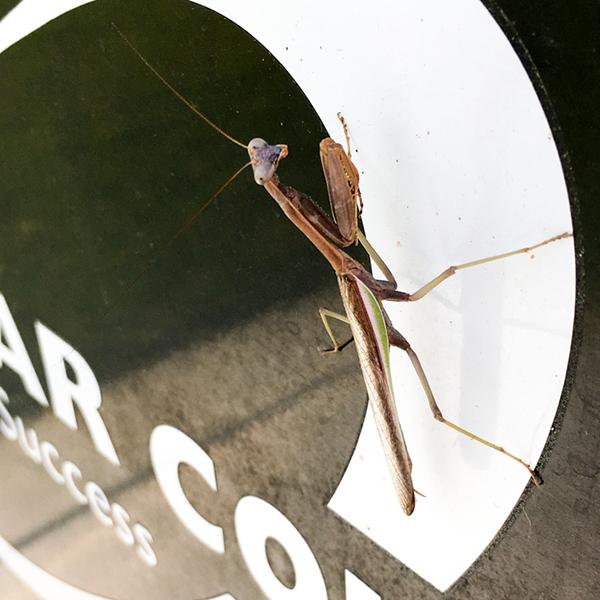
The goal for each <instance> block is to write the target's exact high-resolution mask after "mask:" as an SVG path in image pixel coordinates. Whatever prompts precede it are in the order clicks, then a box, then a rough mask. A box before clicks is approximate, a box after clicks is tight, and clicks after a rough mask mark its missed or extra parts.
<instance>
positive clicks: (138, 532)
mask: <svg viewBox="0 0 600 600" xmlns="http://www.w3.org/2000/svg"><path fill="white" fill-rule="evenodd" d="M133 535H135V539H136V540H137V543H138V546H137V549H136V552H137V555H138V556H139V557H140V558H141V559H142V560H143V561H144V562H145V563H146V564H147V565H148V566H150V567H155V566H156V565H157V564H158V559H157V558H156V553H155V552H154V550H152V546H151V544H152V542H153V541H154V539H153V538H152V534H151V533H150V532H149V531H148V530H147V529H146V528H145V527H144V526H143V525H141V524H140V523H136V524H135V525H134V526H133Z"/></svg>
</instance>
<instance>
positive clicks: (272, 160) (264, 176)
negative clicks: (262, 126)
mask: <svg viewBox="0 0 600 600" xmlns="http://www.w3.org/2000/svg"><path fill="white" fill-rule="evenodd" d="M287 152H288V151H287V146H286V145H285V144H275V145H273V146H271V145H270V144H268V143H267V142H265V140H263V139H261V138H254V139H253V140H250V143H249V144H248V154H249V155H250V160H251V161H252V171H253V172H254V180H255V181H256V183H258V185H264V184H265V183H266V182H267V181H269V179H271V177H273V175H275V171H277V167H278V166H279V161H280V160H281V159H282V158H285V157H286V156H287Z"/></svg>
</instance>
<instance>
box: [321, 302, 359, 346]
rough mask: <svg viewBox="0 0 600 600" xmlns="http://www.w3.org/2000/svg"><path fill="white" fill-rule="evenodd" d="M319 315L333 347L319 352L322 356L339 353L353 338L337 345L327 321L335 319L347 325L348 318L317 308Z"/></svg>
mask: <svg viewBox="0 0 600 600" xmlns="http://www.w3.org/2000/svg"><path fill="white" fill-rule="evenodd" d="M319 315H320V316H321V321H323V325H324V326H325V331H326V332H327V335H328V336H329V339H331V342H332V343H333V347H331V348H319V352H321V353H323V354H329V353H330V352H341V351H342V350H343V349H344V348H345V347H346V346H347V345H348V344H350V342H352V340H353V339H354V338H352V337H351V338H350V339H349V340H347V341H345V342H343V343H341V344H340V343H339V342H338V341H337V339H336V337H335V335H334V333H333V330H332V329H331V325H330V324H329V319H330V318H331V319H337V320H338V321H342V322H344V323H349V321H348V317H347V316H346V315H342V314H341V313H337V312H333V311H332V310H329V309H327V308H319Z"/></svg>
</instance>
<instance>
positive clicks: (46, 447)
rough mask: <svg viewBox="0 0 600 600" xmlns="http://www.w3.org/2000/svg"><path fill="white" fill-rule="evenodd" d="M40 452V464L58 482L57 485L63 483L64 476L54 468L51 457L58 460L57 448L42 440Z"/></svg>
mask: <svg viewBox="0 0 600 600" xmlns="http://www.w3.org/2000/svg"><path fill="white" fill-rule="evenodd" d="M40 452H41V454H42V465H43V467H44V469H46V473H48V475H50V477H51V478H52V479H53V480H54V481H55V482H56V483H58V485H64V484H65V478H64V477H63V476H62V475H61V474H60V471H59V470H58V469H57V468H56V466H55V465H54V463H53V462H52V459H53V458H54V459H55V460H58V459H59V458H60V454H59V453H58V450H57V449H56V448H55V447H54V446H53V445H52V444H51V443H50V442H46V441H44V442H42V443H41V444H40Z"/></svg>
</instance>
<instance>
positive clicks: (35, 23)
mask: <svg viewBox="0 0 600 600" xmlns="http://www.w3.org/2000/svg"><path fill="white" fill-rule="evenodd" d="M90 2H93V0H53V1H52V2H48V0H21V2H19V4H17V5H16V6H15V7H14V8H13V9H12V10H11V11H10V12H9V13H8V14H7V15H6V16H5V17H4V18H3V19H2V20H1V21H0V52H3V51H4V50H6V49H7V48H9V47H10V46H12V45H13V44H16V43H17V42H18V41H19V40H20V39H22V38H24V37H25V36H26V35H29V34H30V33H31V32H32V31H35V30H36V29H39V28H40V27H43V26H44V25H45V24H46V23H48V22H49V21H52V19H56V17H60V15H62V14H64V13H66V12H68V11H70V10H73V9H74V8H77V7H79V6H83V5H84V4H89V3H90Z"/></svg>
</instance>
